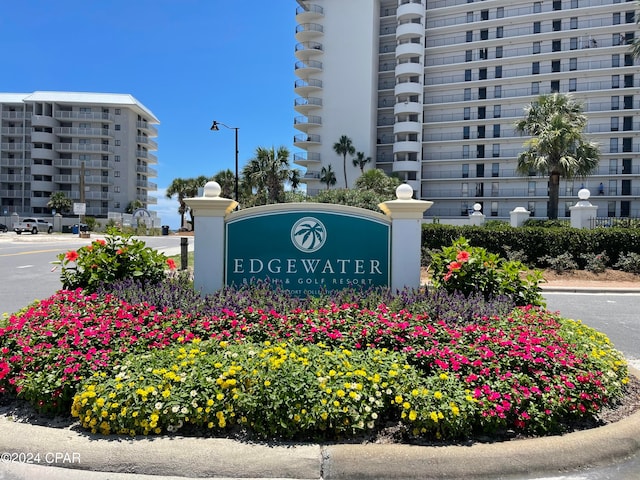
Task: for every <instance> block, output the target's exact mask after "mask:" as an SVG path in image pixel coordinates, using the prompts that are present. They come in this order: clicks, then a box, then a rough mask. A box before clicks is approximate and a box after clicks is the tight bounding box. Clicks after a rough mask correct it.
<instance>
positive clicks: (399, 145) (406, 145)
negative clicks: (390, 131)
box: [393, 140, 422, 163]
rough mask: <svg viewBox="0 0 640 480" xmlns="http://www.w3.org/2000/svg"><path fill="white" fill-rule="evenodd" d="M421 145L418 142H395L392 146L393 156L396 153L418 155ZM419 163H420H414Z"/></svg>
mask: <svg viewBox="0 0 640 480" xmlns="http://www.w3.org/2000/svg"><path fill="white" fill-rule="evenodd" d="M421 151H422V144H421V143H420V142H418V141H411V140H406V141H404V142H402V141H401V142H395V143H394V144H393V154H394V155H395V154H397V153H420V152H421ZM416 163H420V162H416Z"/></svg>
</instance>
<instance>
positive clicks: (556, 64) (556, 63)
mask: <svg viewBox="0 0 640 480" xmlns="http://www.w3.org/2000/svg"><path fill="white" fill-rule="evenodd" d="M559 71H560V60H551V72H552V73H558V72H559Z"/></svg>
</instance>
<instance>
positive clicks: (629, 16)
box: [624, 10, 636, 23]
mask: <svg viewBox="0 0 640 480" xmlns="http://www.w3.org/2000/svg"><path fill="white" fill-rule="evenodd" d="M635 21H636V19H635V15H634V11H633V10H629V11H626V12H624V23H635Z"/></svg>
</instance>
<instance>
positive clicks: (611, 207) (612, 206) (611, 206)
mask: <svg viewBox="0 0 640 480" xmlns="http://www.w3.org/2000/svg"><path fill="white" fill-rule="evenodd" d="M607 216H608V217H615V216H616V202H607Z"/></svg>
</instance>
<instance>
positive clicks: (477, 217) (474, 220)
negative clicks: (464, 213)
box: [469, 203, 484, 227]
mask: <svg viewBox="0 0 640 480" xmlns="http://www.w3.org/2000/svg"><path fill="white" fill-rule="evenodd" d="M481 210H482V205H480V204H479V203H474V204H473V213H472V214H471V215H469V222H470V223H471V225H474V226H476V227H480V226H482V225H484V213H482V211H481Z"/></svg>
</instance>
